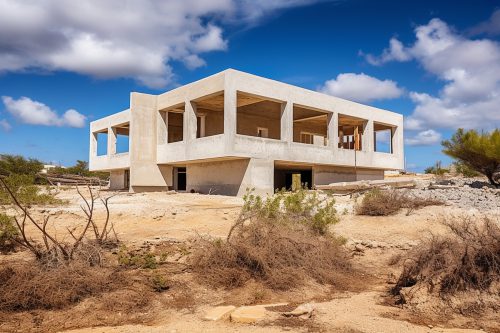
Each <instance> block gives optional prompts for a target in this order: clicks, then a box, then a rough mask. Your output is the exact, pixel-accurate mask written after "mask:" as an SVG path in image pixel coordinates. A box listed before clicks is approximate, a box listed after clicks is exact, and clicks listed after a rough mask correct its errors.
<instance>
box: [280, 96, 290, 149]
mask: <svg viewBox="0 0 500 333" xmlns="http://www.w3.org/2000/svg"><path fill="white" fill-rule="evenodd" d="M281 141H286V142H288V143H291V142H293V103H292V101H287V102H286V103H283V104H281Z"/></svg>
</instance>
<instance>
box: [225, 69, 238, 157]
mask: <svg viewBox="0 0 500 333" xmlns="http://www.w3.org/2000/svg"><path fill="white" fill-rule="evenodd" d="M236 103H237V93H236V89H235V86H234V82H233V80H232V77H231V75H227V74H226V79H225V80H224V140H225V150H226V152H232V151H233V147H234V139H235V135H236V106H237V104H236Z"/></svg>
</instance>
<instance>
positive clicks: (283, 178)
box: [274, 165, 313, 191]
mask: <svg viewBox="0 0 500 333" xmlns="http://www.w3.org/2000/svg"><path fill="white" fill-rule="evenodd" d="M312 178H313V176H312V167H308V166H302V165H301V166H292V167H289V168H287V167H285V166H275V168H274V188H275V190H281V189H285V190H286V191H296V190H298V189H300V188H304V187H305V188H308V189H311V188H312V180H313V179H312Z"/></svg>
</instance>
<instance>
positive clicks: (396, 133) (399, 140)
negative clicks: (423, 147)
mask: <svg viewBox="0 0 500 333" xmlns="http://www.w3.org/2000/svg"><path fill="white" fill-rule="evenodd" d="M391 133H392V151H393V152H394V154H395V155H396V156H398V157H400V158H401V159H403V156H404V142H403V128H402V126H398V127H393V128H392V130H391Z"/></svg>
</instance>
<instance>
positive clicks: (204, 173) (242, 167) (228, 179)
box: [186, 159, 274, 196]
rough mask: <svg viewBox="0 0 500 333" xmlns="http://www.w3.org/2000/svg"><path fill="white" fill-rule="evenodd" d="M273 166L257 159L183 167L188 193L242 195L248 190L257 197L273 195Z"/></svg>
mask: <svg viewBox="0 0 500 333" xmlns="http://www.w3.org/2000/svg"><path fill="white" fill-rule="evenodd" d="M273 172H274V163H273V161H268V160H259V159H237V160H225V161H216V162H201V163H192V164H188V165H187V166H186V173H187V175H186V176H187V187H186V190H187V191H188V192H189V191H191V190H194V191H196V192H200V193H205V194H207V193H212V194H222V195H239V196H241V195H243V194H245V192H246V189H247V188H255V192H254V193H256V194H260V195H265V194H271V193H273V181H274V180H273Z"/></svg>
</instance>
